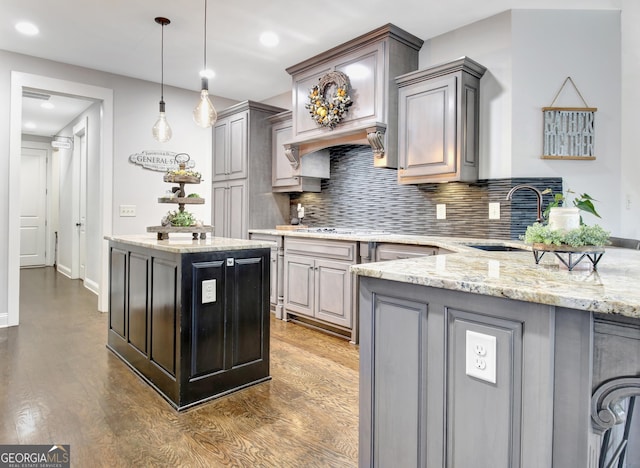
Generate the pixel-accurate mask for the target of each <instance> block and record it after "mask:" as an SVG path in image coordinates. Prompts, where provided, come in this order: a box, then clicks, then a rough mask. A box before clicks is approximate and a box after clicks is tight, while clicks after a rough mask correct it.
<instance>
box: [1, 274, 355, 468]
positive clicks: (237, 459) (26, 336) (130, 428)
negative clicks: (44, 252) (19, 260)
mask: <svg viewBox="0 0 640 468" xmlns="http://www.w3.org/2000/svg"><path fill="white" fill-rule="evenodd" d="M20 284H21V291H20V307H21V309H20V320H21V323H20V326H19V327H12V328H4V329H0V379H1V383H0V413H1V414H2V419H1V424H0V443H2V444H70V445H71V466H78V467H83V466H109V467H116V466H122V467H127V466H154V467H155V466H189V467H200V466H202V467H205V466H206V467H215V466H246V467H272V466H273V467H275V466H277V467H299V466H317V467H348V466H356V465H357V450H358V448H357V447H358V349H357V348H356V347H354V346H353V345H350V344H349V343H348V342H346V341H344V340H341V339H338V338H333V337H330V336H327V335H324V334H320V333H318V332H315V331H312V330H308V329H306V328H303V327H300V326H298V325H295V324H291V323H285V322H282V321H279V320H274V319H272V323H271V375H272V377H273V380H271V381H269V382H266V383H263V384H259V385H256V386H253V387H250V388H248V389H245V390H243V391H240V392H237V393H234V394H231V395H229V396H226V397H223V398H220V399H218V400H214V401H211V402H209V403H205V404H202V405H199V406H196V407H194V408H192V409H190V410H188V411H185V412H183V413H177V412H176V411H175V410H174V409H173V408H172V407H171V406H170V405H169V404H168V403H167V402H166V401H164V400H163V399H162V397H160V396H159V394H157V393H156V392H155V391H154V390H153V389H152V388H151V387H149V386H148V385H147V384H146V383H144V382H143V381H142V380H141V379H140V378H139V377H137V375H135V374H134V373H133V372H132V371H131V370H130V369H129V368H128V367H127V366H126V365H125V364H124V363H122V362H121V361H120V360H119V359H118V358H117V357H116V356H115V355H113V354H112V353H111V352H109V351H108V350H107V348H106V346H105V343H106V335H107V314H102V313H99V312H97V310H96V296H95V295H93V294H92V293H91V292H89V291H88V290H86V289H85V288H84V287H83V286H82V283H81V282H80V281H77V280H69V279H68V278H66V277H64V276H62V275H60V274H58V273H56V272H55V270H54V269H53V268H50V267H49V268H37V269H24V270H21V278H20Z"/></svg>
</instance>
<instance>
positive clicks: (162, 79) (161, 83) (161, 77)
mask: <svg viewBox="0 0 640 468" xmlns="http://www.w3.org/2000/svg"><path fill="white" fill-rule="evenodd" d="M160 38H161V39H160V101H164V23H162V33H161V35H160Z"/></svg>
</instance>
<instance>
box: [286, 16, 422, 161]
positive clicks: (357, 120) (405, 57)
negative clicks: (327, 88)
mask: <svg viewBox="0 0 640 468" xmlns="http://www.w3.org/2000/svg"><path fill="white" fill-rule="evenodd" d="M422 44H423V41H422V40H421V39H419V38H417V37H416V36H414V35H412V34H410V33H408V32H406V31H404V30H402V29H400V28H398V27H397V26H394V25H392V24H387V25H385V26H382V27H380V28H378V29H376V30H373V31H370V32H369V33H367V34H364V35H362V36H360V37H357V38H355V39H353V40H351V41H349V42H347V43H344V44H342V45H339V46H337V47H334V48H333V49H330V50H328V51H326V52H324V53H322V54H320V55H317V56H315V57H312V58H310V59H308V60H306V61H304V62H302V63H299V64H297V65H294V66H292V67H289V68H287V72H288V73H289V74H290V75H291V77H292V81H293V82H292V95H293V135H292V140H291V141H290V142H289V143H290V145H289V148H290V149H292V151H293V156H294V157H295V158H298V159H304V157H305V156H304V155H306V154H308V153H311V152H314V151H317V150H319V149H323V148H327V147H329V146H333V145H339V144H356V143H360V144H369V145H371V147H372V149H373V153H374V157H375V158H374V165H375V166H376V167H391V168H395V167H397V150H396V149H397V122H396V121H397V108H398V95H397V91H396V85H395V83H394V81H393V78H394V77H395V76H398V75H400V74H403V73H407V72H410V71H413V70H416V69H417V68H418V52H419V50H420V48H421V47H422ZM333 71H339V72H342V73H344V74H346V75H347V76H348V77H349V81H350V83H351V91H350V96H351V98H352V101H353V105H352V106H351V107H350V108H349V110H348V112H347V113H346V114H345V116H344V119H343V120H342V122H340V123H339V124H338V126H337V127H335V128H334V129H333V130H331V129H329V128H326V127H322V126H319V125H318V124H316V122H315V121H314V120H313V119H312V118H311V116H310V115H309V110H308V109H306V107H305V106H306V105H307V103H308V102H309V90H310V89H311V88H312V87H313V86H315V85H317V84H318V79H319V78H321V77H323V76H324V75H326V74H327V73H329V72H333Z"/></svg>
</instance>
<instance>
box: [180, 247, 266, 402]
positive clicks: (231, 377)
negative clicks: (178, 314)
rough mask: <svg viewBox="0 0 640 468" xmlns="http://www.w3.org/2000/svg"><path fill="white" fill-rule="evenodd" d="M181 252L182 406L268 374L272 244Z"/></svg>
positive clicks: (256, 380)
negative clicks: (201, 252) (203, 254)
mask: <svg viewBox="0 0 640 468" xmlns="http://www.w3.org/2000/svg"><path fill="white" fill-rule="evenodd" d="M185 257H187V258H185V259H183V272H184V271H187V270H188V271H189V274H186V275H184V274H183V290H184V294H183V298H184V299H185V300H184V301H183V316H182V320H183V322H182V331H181V335H182V342H183V346H182V353H183V360H182V362H183V365H184V366H185V367H184V381H183V387H182V390H181V401H180V404H179V406H181V407H184V406H188V405H189V404H191V403H194V402H198V401H202V400H203V399H206V398H210V397H211V396H213V395H219V394H221V393H224V392H227V391H231V390H233V389H236V388H238V387H239V386H242V385H249V384H251V383H256V382H259V381H261V380H265V379H267V378H268V377H269V317H270V314H269V272H270V249H269V248H264V249H250V250H238V251H228V252H219V253H215V254H209V255H207V257H206V258H204V257H200V256H199V255H198V254H194V255H193V256H185Z"/></svg>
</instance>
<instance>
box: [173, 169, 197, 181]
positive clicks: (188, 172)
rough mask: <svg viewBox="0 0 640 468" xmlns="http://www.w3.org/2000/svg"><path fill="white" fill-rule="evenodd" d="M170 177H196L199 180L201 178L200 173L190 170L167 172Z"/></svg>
mask: <svg viewBox="0 0 640 468" xmlns="http://www.w3.org/2000/svg"><path fill="white" fill-rule="evenodd" d="M167 175H168V176H184V177H195V178H197V179H199V178H200V173H199V172H196V171H191V170H189V169H176V170H173V171H167Z"/></svg>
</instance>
